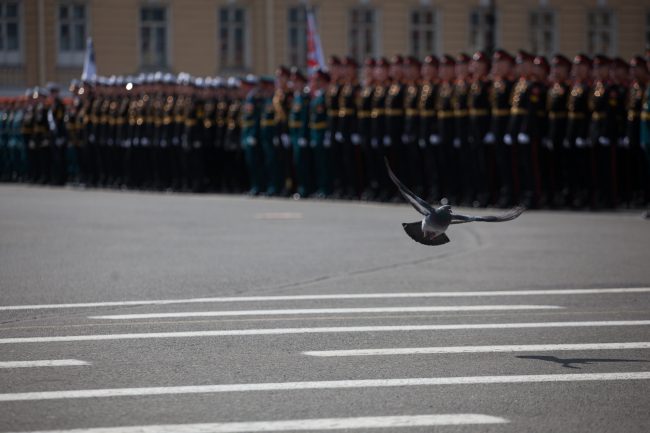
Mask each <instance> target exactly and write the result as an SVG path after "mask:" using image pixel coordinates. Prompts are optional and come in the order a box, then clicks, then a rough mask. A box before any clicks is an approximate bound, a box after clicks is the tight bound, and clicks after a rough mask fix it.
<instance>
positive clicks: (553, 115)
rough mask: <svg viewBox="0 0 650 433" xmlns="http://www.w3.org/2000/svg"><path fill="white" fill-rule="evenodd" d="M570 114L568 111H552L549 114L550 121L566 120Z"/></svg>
mask: <svg viewBox="0 0 650 433" xmlns="http://www.w3.org/2000/svg"><path fill="white" fill-rule="evenodd" d="M567 115H568V113H567V112H566V111H551V112H550V113H548V118H549V119H565V118H566V117H567Z"/></svg>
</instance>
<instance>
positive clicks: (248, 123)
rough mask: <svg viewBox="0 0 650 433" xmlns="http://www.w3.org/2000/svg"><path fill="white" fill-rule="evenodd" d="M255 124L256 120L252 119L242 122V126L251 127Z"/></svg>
mask: <svg viewBox="0 0 650 433" xmlns="http://www.w3.org/2000/svg"><path fill="white" fill-rule="evenodd" d="M253 125H255V122H254V121H252V120H242V122H241V126H242V128H250V127H251V126H253Z"/></svg>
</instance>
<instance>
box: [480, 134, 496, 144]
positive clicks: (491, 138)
mask: <svg viewBox="0 0 650 433" xmlns="http://www.w3.org/2000/svg"><path fill="white" fill-rule="evenodd" d="M483 141H484V142H485V144H494V142H495V141H497V140H496V137H495V136H494V134H493V133H492V132H488V133H487V134H485V137H483Z"/></svg>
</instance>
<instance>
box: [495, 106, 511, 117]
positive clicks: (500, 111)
mask: <svg viewBox="0 0 650 433" xmlns="http://www.w3.org/2000/svg"><path fill="white" fill-rule="evenodd" d="M492 115H493V116H496V117H506V116H510V109H508V108H495V109H493V110H492Z"/></svg>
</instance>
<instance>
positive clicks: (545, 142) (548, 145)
mask: <svg viewBox="0 0 650 433" xmlns="http://www.w3.org/2000/svg"><path fill="white" fill-rule="evenodd" d="M542 144H543V145H544V147H546V148H547V149H548V150H553V141H551V139H550V138H545V139H543V140H542Z"/></svg>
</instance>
